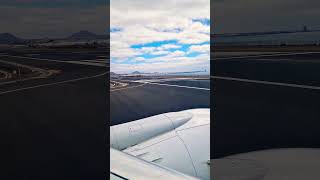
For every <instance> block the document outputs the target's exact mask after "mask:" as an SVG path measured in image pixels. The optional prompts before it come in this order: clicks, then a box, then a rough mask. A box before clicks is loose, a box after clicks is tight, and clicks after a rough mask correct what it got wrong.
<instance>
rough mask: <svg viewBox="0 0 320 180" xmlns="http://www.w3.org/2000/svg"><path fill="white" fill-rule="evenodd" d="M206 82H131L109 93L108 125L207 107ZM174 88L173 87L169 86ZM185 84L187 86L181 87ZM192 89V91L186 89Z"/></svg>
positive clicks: (208, 91) (208, 99)
mask: <svg viewBox="0 0 320 180" xmlns="http://www.w3.org/2000/svg"><path fill="white" fill-rule="evenodd" d="M209 82H210V81H209V80H206V81H204V80H199V81H196V80H192V81H187V80H183V81H167V82H158V83H157V84H142V83H134V84H133V83H131V85H130V86H129V87H128V88H122V89H119V90H116V91H113V92H111V94H110V116H111V119H110V120H111V125H116V124H121V123H125V122H129V121H133V120H138V119H141V118H145V117H149V116H153V115H157V114H161V113H166V112H174V111H180V110H186V109H192V108H209V107H210V90H209V88H203V87H209ZM171 85H174V86H171ZM186 85H188V87H185V86H186ZM189 87H193V88H189Z"/></svg>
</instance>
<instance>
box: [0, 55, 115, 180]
mask: <svg viewBox="0 0 320 180" xmlns="http://www.w3.org/2000/svg"><path fill="white" fill-rule="evenodd" d="M79 51H80V52H79V53H78V55H77V57H78V58H79V59H78V61H81V60H82V59H83V58H85V57H82V56H81V54H83V55H84V56H86V52H81V50H79ZM36 53H37V54H40V55H37V56H39V57H34V58H30V57H31V56H30V55H29V53H21V52H17V53H15V52H8V53H7V54H5V55H0V59H1V60H5V61H10V62H15V63H21V64H25V65H29V66H34V67H37V68H42V69H45V70H55V71H56V72H57V73H55V74H53V75H51V76H48V77H46V78H36V79H30V80H25V81H19V82H15V83H10V84H3V85H0V114H1V116H0V119H1V137H2V140H1V141H2V143H3V145H4V149H3V151H4V152H3V153H2V157H1V160H2V162H3V163H4V164H5V165H6V168H5V172H7V174H1V178H2V179H100V178H101V179H102V178H104V171H105V155H106V153H105V145H106V142H105V139H104V136H105V123H106V121H107V119H108V107H107V101H108V96H107V91H108V83H107V79H108V78H109V74H108V73H107V71H108V69H107V66H108V65H107V64H106V63H104V66H94V65H84V64H76V63H65V62H63V61H68V60H69V59H68V58H67V56H65V55H64V54H59V53H57V52H53V51H51V52H50V51H47V52H42V51H40V52H36ZM43 53H44V54H51V55H52V56H53V55H54V56H55V58H54V59H48V58H47V59H45V58H44V57H43V56H42V54H43ZM66 53H67V52H66ZM91 53H92V54H95V52H91ZM92 56H94V55H92ZM49 58H50V57H49ZM93 59H94V58H93ZM84 110H85V111H84ZM104 112H105V113H104Z"/></svg>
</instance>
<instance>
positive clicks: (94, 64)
mask: <svg viewBox="0 0 320 180" xmlns="http://www.w3.org/2000/svg"><path fill="white" fill-rule="evenodd" d="M0 56H7V57H15V58H24V59H32V60H37V61H51V62H59V63H69V64H82V65H89V66H100V67H106V65H102V64H100V63H86V62H82V63H81V62H80V61H81V60H79V61H63V60H53V59H45V58H35V57H26V56H12V55H0Z"/></svg>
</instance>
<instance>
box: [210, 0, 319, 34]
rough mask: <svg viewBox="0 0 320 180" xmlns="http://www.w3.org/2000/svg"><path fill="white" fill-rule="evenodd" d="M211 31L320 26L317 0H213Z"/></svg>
mask: <svg viewBox="0 0 320 180" xmlns="http://www.w3.org/2000/svg"><path fill="white" fill-rule="evenodd" d="M212 16H213V17H214V18H213V20H212V22H213V24H214V25H213V26H214V32H213V33H237V32H238V33H240V32H259V31H277V30H297V29H302V27H303V26H304V25H306V26H308V27H309V28H310V29H312V28H313V29H315V28H316V29H320V23H319V20H318V19H319V18H318V17H320V1H319V0H214V4H213V6H212Z"/></svg>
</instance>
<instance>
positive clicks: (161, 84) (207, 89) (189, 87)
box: [145, 82, 210, 91]
mask: <svg viewBox="0 0 320 180" xmlns="http://www.w3.org/2000/svg"><path fill="white" fill-rule="evenodd" d="M145 84H154V85H159V86H170V87H178V88H187V89H198V90H206V91H210V89H209V88H200V87H194V86H181V85H175V84H163V83H153V82H145Z"/></svg>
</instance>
